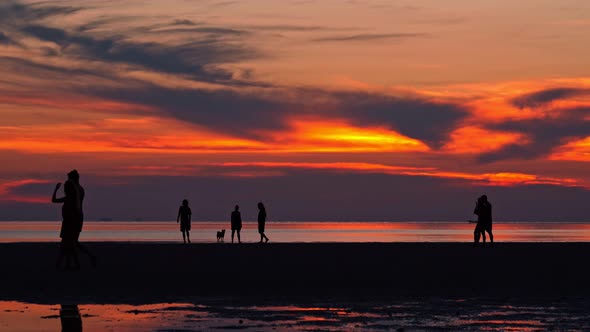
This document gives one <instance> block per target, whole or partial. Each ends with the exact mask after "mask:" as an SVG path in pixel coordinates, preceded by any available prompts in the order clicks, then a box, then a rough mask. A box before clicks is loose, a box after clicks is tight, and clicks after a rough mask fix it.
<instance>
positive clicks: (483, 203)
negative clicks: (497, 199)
mask: <svg viewBox="0 0 590 332" xmlns="http://www.w3.org/2000/svg"><path fill="white" fill-rule="evenodd" d="M473 213H474V214H475V215H477V225H475V230H474V231H473V241H474V243H473V245H474V246H475V245H477V243H479V238H480V236H481V237H482V238H483V242H482V245H483V246H485V243H486V232H487V233H488V235H489V236H490V244H491V246H492V247H493V246H494V235H493V234H492V204H491V203H490V202H489V201H488V197H487V196H486V195H482V196H481V197H479V198H478V199H477V202H476V203H475V209H474V210H473Z"/></svg>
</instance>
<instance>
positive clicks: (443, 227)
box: [0, 221, 590, 243]
mask: <svg viewBox="0 0 590 332" xmlns="http://www.w3.org/2000/svg"><path fill="white" fill-rule="evenodd" d="M474 228H475V224H473V223H469V222H467V221H463V222H325V221H322V222H309V221H304V222H303V221H301V222H300V221H288V222H287V221H277V222H267V224H266V235H267V236H268V237H269V238H270V241H271V242H302V243H304V242H469V241H472V240H473V230H474ZM223 229H225V237H224V241H226V242H227V241H231V230H230V225H229V223H228V222H209V221H194V222H192V229H191V232H190V238H191V241H192V242H201V243H207V242H216V241H217V236H216V235H217V232H218V231H221V230H223ZM59 230H60V222H58V221H5V222H0V242H4V243H6V242H55V241H57V240H59ZM493 233H494V240H495V241H497V242H589V241H590V222H577V223H574V222H495V223H494V224H493ZM241 239H242V242H257V241H259V240H260V236H259V234H258V228H257V224H256V222H245V223H244V225H243V229H242V231H241ZM80 240H81V241H89V242H101V241H117V242H178V241H182V234H181V232H180V227H179V224H177V223H176V222H175V221H153V222H147V221H87V222H85V223H84V230H83V232H82V234H81V236H80Z"/></svg>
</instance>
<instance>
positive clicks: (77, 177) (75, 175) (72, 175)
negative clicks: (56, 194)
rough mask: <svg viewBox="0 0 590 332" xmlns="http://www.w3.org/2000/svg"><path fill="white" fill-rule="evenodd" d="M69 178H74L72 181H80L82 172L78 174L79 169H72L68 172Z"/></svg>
mask: <svg viewBox="0 0 590 332" xmlns="http://www.w3.org/2000/svg"><path fill="white" fill-rule="evenodd" d="M68 180H72V181H75V182H78V181H80V174H78V171H77V170H75V169H74V170H71V171H70V172H69V173H68Z"/></svg>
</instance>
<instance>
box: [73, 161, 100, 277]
mask: <svg viewBox="0 0 590 332" xmlns="http://www.w3.org/2000/svg"><path fill="white" fill-rule="evenodd" d="M68 178H69V179H70V180H71V181H72V182H73V183H74V184H75V185H76V186H77V189H78V191H77V192H78V198H79V206H78V209H79V210H78V213H79V214H78V218H79V219H78V234H77V236H76V249H77V250H79V251H80V252H82V253H84V254H85V255H86V256H88V258H89V259H90V263H91V264H92V266H96V256H95V255H94V254H93V253H92V252H91V251H90V250H88V248H87V247H86V246H85V245H82V244H81V243H80V233H81V232H82V228H83V226H84V196H85V194H86V192H85V191H84V187H82V186H81V185H80V174H79V173H78V171H77V170H72V171H71V172H70V173H68Z"/></svg>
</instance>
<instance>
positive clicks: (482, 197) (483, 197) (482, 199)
mask: <svg viewBox="0 0 590 332" xmlns="http://www.w3.org/2000/svg"><path fill="white" fill-rule="evenodd" d="M479 199H480V200H481V201H482V202H487V201H488V196H486V195H481V197H480V198H479Z"/></svg>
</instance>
